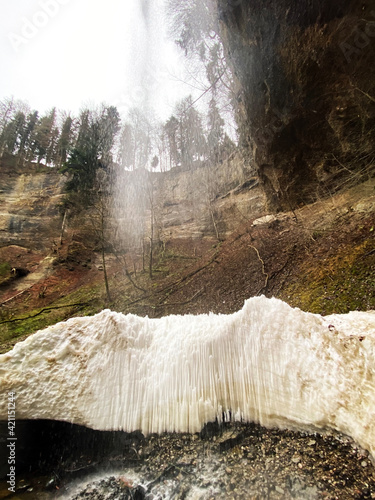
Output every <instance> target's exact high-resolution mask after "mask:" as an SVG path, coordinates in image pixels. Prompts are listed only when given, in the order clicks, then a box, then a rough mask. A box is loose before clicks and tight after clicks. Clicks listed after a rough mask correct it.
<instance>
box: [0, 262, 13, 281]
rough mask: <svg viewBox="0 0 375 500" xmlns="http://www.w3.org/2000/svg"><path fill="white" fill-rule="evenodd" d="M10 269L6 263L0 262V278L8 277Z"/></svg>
mask: <svg viewBox="0 0 375 500" xmlns="http://www.w3.org/2000/svg"><path fill="white" fill-rule="evenodd" d="M11 269H12V268H11V266H10V264H9V263H8V262H0V278H4V277H5V276H8V275H9V273H10V271H11Z"/></svg>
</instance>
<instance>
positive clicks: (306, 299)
mask: <svg viewBox="0 0 375 500" xmlns="http://www.w3.org/2000/svg"><path fill="white" fill-rule="evenodd" d="M310 265H311V262H310ZM374 270H375V242H374V241H373V240H366V241H365V242H364V243H361V244H360V245H357V246H356V247H354V248H345V249H344V250H343V251H341V252H339V253H338V254H337V255H335V256H331V257H329V258H327V259H326V260H324V261H323V262H321V263H320V265H319V267H316V268H312V269H311V268H310V269H303V268H302V269H301V274H300V277H299V279H298V282H294V283H290V284H289V285H288V286H287V287H286V288H285V290H284V291H283V293H282V295H281V298H282V299H283V300H286V301H287V302H288V303H289V304H290V305H292V306H294V307H299V308H301V309H303V310H304V311H310V312H313V313H319V314H333V313H347V312H349V311H353V310H362V311H366V310H369V309H375V279H374V274H375V273H374Z"/></svg>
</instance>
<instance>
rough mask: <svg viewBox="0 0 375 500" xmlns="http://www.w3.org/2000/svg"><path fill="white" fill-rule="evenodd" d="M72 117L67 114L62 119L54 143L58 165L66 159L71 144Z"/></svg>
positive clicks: (60, 165)
mask: <svg viewBox="0 0 375 500" xmlns="http://www.w3.org/2000/svg"><path fill="white" fill-rule="evenodd" d="M73 123H74V122H73V118H72V117H71V116H70V115H68V116H66V117H65V118H64V119H63V124H62V127H61V133H60V137H59V138H58V141H57V145H56V164H57V166H58V167H60V168H61V167H62V165H63V164H64V163H65V162H66V161H67V159H68V154H69V151H70V150H71V148H72V146H73V144H72V143H73Z"/></svg>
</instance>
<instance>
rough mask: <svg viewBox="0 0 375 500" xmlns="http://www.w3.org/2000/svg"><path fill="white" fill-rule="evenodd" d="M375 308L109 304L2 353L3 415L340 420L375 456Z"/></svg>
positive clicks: (173, 421) (179, 427)
mask: <svg viewBox="0 0 375 500" xmlns="http://www.w3.org/2000/svg"><path fill="white" fill-rule="evenodd" d="M374 369H375V312H351V313H349V314H345V315H332V316H327V317H322V316H319V315H315V314H311V313H305V312H303V311H301V310H299V309H293V308H291V307H290V306H288V305H287V304H285V303H283V302H282V301H280V300H277V299H267V298H265V297H256V298H252V299H249V300H248V301H246V302H245V305H244V307H243V309H242V310H240V311H238V312H236V313H234V314H231V315H215V314H208V315H206V314H203V315H198V316H192V315H186V316H167V317H163V318H161V319H149V318H141V317H137V316H134V315H131V314H128V315H126V316H125V315H123V314H120V313H116V312H111V311H109V310H105V311H103V312H101V313H99V314H97V315H96V316H93V317H85V318H73V319H70V320H68V321H67V322H65V323H59V324H57V325H55V326H52V327H49V328H47V329H45V330H43V331H39V332H37V333H36V334H34V335H32V336H30V337H29V338H28V339H27V340H25V341H24V342H21V343H19V344H17V345H16V346H15V347H14V349H13V350H12V351H11V352H9V353H7V354H4V355H1V356H0V384H1V392H0V412H1V413H0V418H2V419H6V418H7V414H6V409H7V397H8V393H9V392H10V391H13V392H15V393H16V397H17V399H16V412H17V418H18V419H55V420H64V421H69V422H73V423H76V424H81V425H85V426H88V427H92V428H94V429H101V430H109V429H112V430H118V429H122V430H125V431H133V430H141V431H142V432H143V433H145V434H148V433H151V432H157V433H160V432H163V431H181V432H188V431H189V432H196V431H199V430H200V429H201V428H202V426H203V425H204V424H205V423H206V422H209V421H213V420H215V419H216V418H217V419H218V420H219V421H220V420H223V419H225V420H227V419H233V420H242V421H253V422H259V423H261V424H263V425H266V426H278V427H282V428H291V429H298V430H309V431H316V430H323V429H332V430H337V431H340V432H342V433H344V434H347V435H349V436H351V437H352V438H353V439H354V440H355V441H356V442H357V443H358V444H360V445H361V446H363V447H364V448H367V449H368V450H369V451H370V452H371V453H372V455H373V456H374V455H375V371H374Z"/></svg>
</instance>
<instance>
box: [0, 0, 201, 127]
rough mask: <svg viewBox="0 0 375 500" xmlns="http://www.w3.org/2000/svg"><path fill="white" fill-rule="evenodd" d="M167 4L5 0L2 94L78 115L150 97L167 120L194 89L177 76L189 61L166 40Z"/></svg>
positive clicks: (0, 35)
mask: <svg viewBox="0 0 375 500" xmlns="http://www.w3.org/2000/svg"><path fill="white" fill-rule="evenodd" d="M163 2H164V0H106V1H103V0H0V44H1V46H0V48H1V50H0V68H1V78H0V99H2V98H4V97H10V96H12V95H13V96H14V97H15V98H17V99H22V100H26V101H28V102H29V104H30V106H31V107H32V108H33V109H37V110H39V111H40V112H44V111H46V110H48V109H50V108H52V107H53V106H56V107H57V108H58V109H64V110H66V111H71V112H73V113H74V114H77V113H78V111H79V109H80V108H81V107H82V106H83V105H86V104H87V105H90V104H99V103H101V102H105V103H107V104H113V105H116V106H117V107H118V109H119V110H120V112H121V113H125V112H126V110H127V109H128V108H129V107H131V106H137V105H138V106H139V105H141V104H142V103H144V102H145V101H147V100H149V102H150V103H151V104H152V105H153V106H154V107H155V108H156V111H157V114H158V115H159V116H160V117H161V118H163V119H166V118H167V117H168V116H169V115H170V114H171V112H172V109H173V105H174V103H175V101H176V100H177V99H178V98H180V97H182V96H183V95H187V94H188V93H189V92H190V91H191V90H193V89H191V88H189V86H187V85H186V84H182V83H179V82H178V80H185V81H186V79H187V78H186V75H185V73H184V70H183V67H184V66H185V65H186V63H185V61H184V60H183V58H182V56H181V55H180V54H179V52H178V50H177V48H176V47H175V45H174V43H173V42H172V41H170V40H167V37H166V27H165V22H164V17H163V8H162V7H163ZM193 94H194V91H193ZM195 95H199V91H196V92H195Z"/></svg>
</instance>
